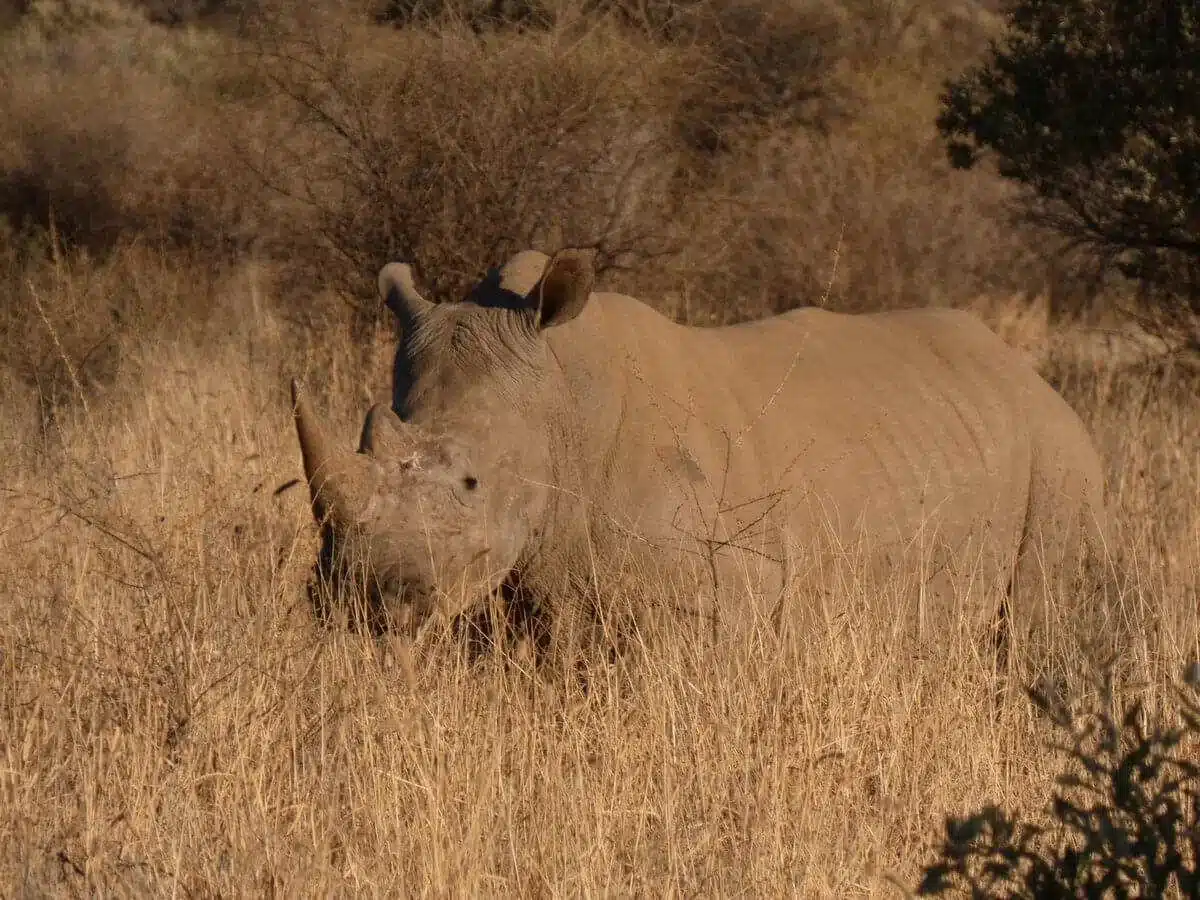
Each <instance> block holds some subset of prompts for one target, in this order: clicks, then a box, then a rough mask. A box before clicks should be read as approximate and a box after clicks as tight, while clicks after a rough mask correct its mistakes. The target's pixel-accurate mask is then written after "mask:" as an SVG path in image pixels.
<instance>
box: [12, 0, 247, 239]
mask: <svg viewBox="0 0 1200 900" xmlns="http://www.w3.org/2000/svg"><path fill="white" fill-rule="evenodd" d="M226 50H227V48H226V45H225V44H224V43H223V42H222V39H221V38H220V37H219V36H217V35H214V34H206V33H201V32H177V33H175V32H169V31H167V30H165V29H162V28H160V27H157V26H154V25H150V24H149V23H147V22H146V20H145V18H144V17H143V16H142V15H141V14H140V13H138V12H136V11H133V10H131V9H129V8H128V7H123V6H121V5H119V4H90V5H88V4H63V5H58V6H55V5H51V4H44V3H43V4H36V5H35V6H34V8H33V10H32V11H31V12H30V14H29V15H28V16H27V17H26V19H25V20H24V21H23V22H22V24H21V26H20V27H19V28H17V29H16V30H15V31H13V32H12V33H11V34H10V35H8V37H7V39H6V40H5V41H4V42H3V44H2V45H0V118H3V119H4V121H5V124H6V129H5V132H4V134H3V136H2V137H0V217H7V218H8V219H9V220H10V222H11V223H12V224H13V225H14V226H15V227H18V228H21V227H24V226H26V225H37V226H41V227H45V226H47V225H48V223H49V219H50V216H51V215H52V214H53V216H54V219H55V222H56V225H57V228H58V230H59V234H60V236H61V238H62V239H64V240H66V241H68V242H70V243H73V244H79V245H83V246H87V247H89V248H91V249H93V250H106V249H108V248H111V247H112V246H114V245H115V244H116V243H118V242H119V241H120V240H121V239H122V238H129V237H131V236H132V235H135V234H136V235H139V236H143V237H149V238H151V239H153V240H156V241H164V242H166V243H169V244H173V245H177V246H188V247H205V248H211V249H221V248H224V249H232V248H237V247H244V246H245V245H246V243H247V236H248V231H249V229H248V227H247V219H246V216H247V214H249V213H253V211H254V206H253V203H252V202H250V201H249V199H248V193H247V191H246V190H245V187H246V179H244V178H239V175H240V173H239V171H238V170H236V169H234V168H233V167H232V166H231V165H230V158H229V155H228V152H227V151H226V150H225V143H224V141H223V140H222V137H221V136H222V135H223V134H226V133H228V130H229V129H228V128H227V127H223V125H224V122H223V121H222V119H223V118H224V117H225V116H228V117H229V118H230V119H236V118H237V114H236V111H235V109H234V108H233V107H234V106H235V104H234V103H233V102H232V100H233V98H231V97H222V94H221V91H222V79H223V78H224V77H225V72H224V71H223V69H222V66H223V64H224V63H226V62H228V59H229V57H228V56H227V53H226Z"/></svg>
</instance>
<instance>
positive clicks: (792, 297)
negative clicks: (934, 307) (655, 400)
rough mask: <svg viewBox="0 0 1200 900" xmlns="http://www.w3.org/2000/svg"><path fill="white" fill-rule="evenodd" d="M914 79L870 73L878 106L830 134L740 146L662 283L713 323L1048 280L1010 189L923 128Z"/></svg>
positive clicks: (957, 295) (950, 297)
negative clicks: (953, 165)
mask: <svg viewBox="0 0 1200 900" xmlns="http://www.w3.org/2000/svg"><path fill="white" fill-rule="evenodd" d="M911 88H912V85H911V82H906V81H904V80H902V79H899V78H897V79H896V80H895V82H893V83H890V84H887V85H886V87H879V86H868V89H863V94H864V96H865V97H867V98H870V99H871V101H872V102H871V103H870V104H869V105H868V106H867V108H866V110H865V111H864V112H862V113H860V115H859V116H858V119H857V121H855V122H854V123H852V124H844V125H842V126H841V127H839V128H838V129H837V130H836V131H835V133H833V134H830V135H828V136H822V135H820V134H815V133H813V132H811V131H805V130H798V131H790V132H785V131H780V132H777V133H776V134H774V135H772V136H771V137H768V138H765V139H763V140H761V141H758V142H756V143H755V144H753V145H752V146H750V147H748V148H743V149H741V150H740V151H739V153H738V154H737V156H736V157H735V158H733V159H731V160H730V161H729V162H728V163H727V164H726V165H724V166H722V167H721V168H720V169H719V170H718V172H717V173H716V174H715V176H714V177H713V178H712V180H711V182H710V183H709V184H707V185H703V186H701V187H700V188H699V189H698V190H697V191H696V192H695V193H693V194H692V195H691V196H690V197H689V198H688V199H687V202H686V204H685V206H684V211H683V212H682V213H681V215H680V220H681V222H686V223H687V226H686V227H687V234H688V241H687V243H686V244H685V250H684V251H683V252H682V253H681V254H680V256H679V257H678V258H677V259H673V260H671V261H670V266H669V267H668V268H666V269H664V270H663V273H662V274H663V275H664V276H665V277H664V280H663V281H662V282H661V283H659V284H656V285H655V287H656V288H659V289H660V290H662V291H663V292H664V293H665V292H667V291H673V292H676V293H677V296H680V300H679V302H680V303H684V304H685V306H686V307H687V310H689V312H688V313H687V314H688V315H691V316H692V317H694V318H696V319H698V320H700V321H708V322H723V321H736V320H739V319H745V318H753V317H757V316H760V315H762V314H764V312H782V311H784V310H786V309H791V308H793V307H796V306H805V305H811V304H817V303H820V304H822V305H825V306H827V307H829V308H833V309H838V310H844V311H865V310H870V309H881V308H889V307H898V306H924V305H928V304H939V305H947V304H954V303H961V302H963V301H965V300H966V299H967V298H970V297H972V296H974V295H977V294H980V293H985V292H989V291H1007V292H1010V293H1016V292H1019V291H1022V290H1028V289H1030V288H1031V287H1032V288H1036V287H1037V286H1038V285H1039V282H1040V280H1041V279H1044V277H1045V275H1044V274H1043V273H1044V266H1043V263H1042V262H1041V259H1040V258H1039V255H1038V254H1037V252H1036V251H1035V249H1034V248H1033V247H1031V245H1030V242H1029V241H1028V240H1027V239H1026V237H1025V236H1024V235H1023V234H1021V233H1020V232H1016V231H1014V230H1013V229H1012V228H1011V227H1009V224H1008V216H1007V212H1006V209H1007V197H1008V192H1007V191H1006V190H1005V189H1004V188H1003V187H1002V186H1000V185H998V184H997V182H996V181H995V180H994V179H990V178H987V177H967V178H964V177H962V176H963V175H964V174H971V175H974V173H961V172H954V171H952V170H951V169H950V167H949V166H948V165H947V164H945V163H944V162H943V161H942V159H941V151H940V148H939V147H938V145H937V143H936V138H935V135H934V134H933V130H932V128H931V127H927V128H926V129H925V133H922V132H921V131H918V130H917V129H916V127H914V124H913V123H914V122H920V121H921V119H922V115H923V111H924V110H925V108H926V101H925V99H924V98H922V97H921V96H920V95H919V94H915V93H912V92H911ZM906 91H908V93H907V94H906ZM912 97H915V98H916V99H911V98H912Z"/></svg>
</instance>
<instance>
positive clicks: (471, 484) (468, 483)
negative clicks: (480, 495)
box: [462, 475, 479, 491]
mask: <svg viewBox="0 0 1200 900" xmlns="http://www.w3.org/2000/svg"><path fill="white" fill-rule="evenodd" d="M462 483H463V487H465V488H466V489H467V490H468V491H473V490H475V488H477V487H479V479H478V478H476V477H475V476H474V475H468V476H467V477H466V478H464V479H463V481H462Z"/></svg>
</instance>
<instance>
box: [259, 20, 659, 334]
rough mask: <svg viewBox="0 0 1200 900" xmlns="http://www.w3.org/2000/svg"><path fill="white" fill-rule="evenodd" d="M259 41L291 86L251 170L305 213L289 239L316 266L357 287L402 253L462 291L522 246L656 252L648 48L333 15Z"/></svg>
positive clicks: (603, 33)
mask: <svg viewBox="0 0 1200 900" xmlns="http://www.w3.org/2000/svg"><path fill="white" fill-rule="evenodd" d="M277 29H278V30H277ZM260 40H261V44H260V47H261V50H260V56H259V60H260V63H261V65H262V69H261V73H262V77H263V78H264V79H266V80H267V81H268V82H269V83H270V84H272V85H273V86H274V87H275V88H276V89H277V90H278V91H279V92H280V94H281V95H282V96H283V97H284V98H286V99H287V100H288V101H289V102H290V103H289V106H288V110H289V111H290V117H289V118H288V119H287V120H286V125H285V126H283V129H284V130H283V131H281V133H280V134H279V137H278V139H277V140H275V141H273V142H272V144H271V146H270V147H269V148H268V152H267V155H266V157H265V159H264V160H263V161H262V163H261V171H262V172H263V174H264V176H265V177H266V178H267V179H268V181H269V182H270V183H271V184H273V185H274V186H276V187H277V188H278V189H279V190H280V191H281V192H282V193H285V194H287V195H288V196H290V197H292V198H294V199H296V200H298V201H300V203H301V205H302V207H303V208H304V209H305V210H307V214H309V215H311V216H312V217H313V218H312V221H314V222H315V224H316V234H315V239H314V240H309V239H308V238H307V236H305V235H302V234H298V233H295V232H292V233H290V234H288V235H286V236H285V237H284V239H285V240H291V241H294V242H296V243H295V245H294V250H295V251H296V254H297V255H299V254H304V255H305V258H306V259H307V260H308V261H309V262H310V263H311V264H312V271H314V272H315V273H316V274H318V275H320V276H322V277H324V278H326V279H328V278H329V277H330V276H333V277H334V278H335V279H338V280H340V281H342V282H344V283H346V284H348V285H350V286H352V287H354V288H355V289H356V291H357V292H358V293H360V294H367V295H370V294H372V293H373V290H372V289H373V284H374V277H375V274H376V272H377V271H378V268H379V266H380V264H381V262H382V261H384V260H386V259H406V260H412V261H414V262H415V263H416V264H417V265H418V267H419V268H420V269H421V270H422V274H423V276H424V278H425V279H426V283H427V284H428V285H429V286H430V287H432V289H433V290H434V291H435V292H437V293H440V294H446V293H449V294H457V293H459V292H461V291H463V290H464V289H465V288H466V287H467V285H468V284H469V283H471V282H472V281H474V280H475V279H477V278H478V277H479V276H480V275H481V274H482V273H483V272H484V271H485V270H486V268H487V267H488V266H490V265H494V264H496V262H498V261H499V260H501V259H503V258H505V257H506V256H507V255H509V254H510V253H512V252H515V251H516V250H519V249H524V248H526V247H538V248H550V249H553V248H555V247H556V246H559V245H561V244H564V243H569V244H573V245H576V246H584V247H593V248H595V249H597V250H598V251H599V253H600V256H599V266H600V268H601V269H604V268H605V267H607V266H609V265H612V264H614V263H616V262H624V263H626V264H628V263H629V262H630V261H636V260H637V259H639V258H644V257H646V256H649V255H653V254H655V253H658V252H662V249H663V248H662V247H661V246H660V240H659V236H660V235H661V234H662V233H663V232H664V230H665V228H664V223H665V221H666V218H667V215H668V212H669V196H668V191H667V189H668V187H669V183H670V179H671V177H672V175H673V171H674V162H673V154H672V152H671V148H670V147H669V146H668V145H666V144H665V143H664V133H665V123H666V122H667V121H668V120H669V118H670V116H671V113H672V108H673V103H674V100H673V99H672V98H673V91H672V90H671V76H672V75H673V74H674V73H673V71H672V67H671V66H670V65H669V63H664V62H663V61H662V58H661V56H659V55H657V54H656V53H655V52H654V50H653V49H652V48H650V47H647V46H644V45H641V44H639V43H637V42H634V41H631V40H628V39H626V38H624V37H622V36H620V35H618V34H616V33H615V32H614V31H612V30H611V29H607V28H603V27H597V28H595V29H591V30H589V31H588V32H587V33H586V34H584V35H582V36H580V37H578V38H577V39H574V40H571V41H569V42H568V41H566V40H563V39H561V38H560V37H559V36H557V35H555V34H554V33H550V34H539V35H529V36H508V37H506V38H505V39H504V40H502V41H501V40H496V41H486V40H479V39H477V38H475V37H474V36H472V35H471V34H470V33H469V32H463V31H462V30H457V29H449V28H446V29H442V30H440V31H437V32H430V31H425V30H419V29H407V30H403V31H390V30H382V31H381V30H378V29H371V28H370V27H369V26H358V25H355V24H353V23H346V22H342V23H339V24H328V25H326V26H324V27H321V28H319V29H311V28H305V29H303V31H300V30H296V31H284V30H283V29H282V26H278V25H275V26H272V27H271V28H268V29H265V30H264V33H263V34H261V35H260ZM377 306H378V304H377V303H375V302H374V300H373V299H372V301H371V307H370V308H371V309H372V311H374V309H375V307H377Z"/></svg>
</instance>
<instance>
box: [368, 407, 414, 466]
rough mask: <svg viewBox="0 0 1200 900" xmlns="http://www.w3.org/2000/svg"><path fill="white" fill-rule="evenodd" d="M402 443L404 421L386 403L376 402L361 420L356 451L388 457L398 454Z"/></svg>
mask: <svg viewBox="0 0 1200 900" xmlns="http://www.w3.org/2000/svg"><path fill="white" fill-rule="evenodd" d="M404 445H405V440H404V423H403V422H402V421H401V420H400V417H399V416H398V415H396V413H395V412H393V411H392V408H391V407H390V406H388V405H387V404H386V403H376V404H375V405H374V406H372V407H371V411H370V412H368V413H367V418H366V420H365V421H364V422H363V429H362V436H361V437H360V438H359V440H358V452H359V453H367V454H370V455H371V456H374V457H375V458H377V459H379V458H388V457H391V456H398V455H400V454H401V453H402V452H403V448H404Z"/></svg>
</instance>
